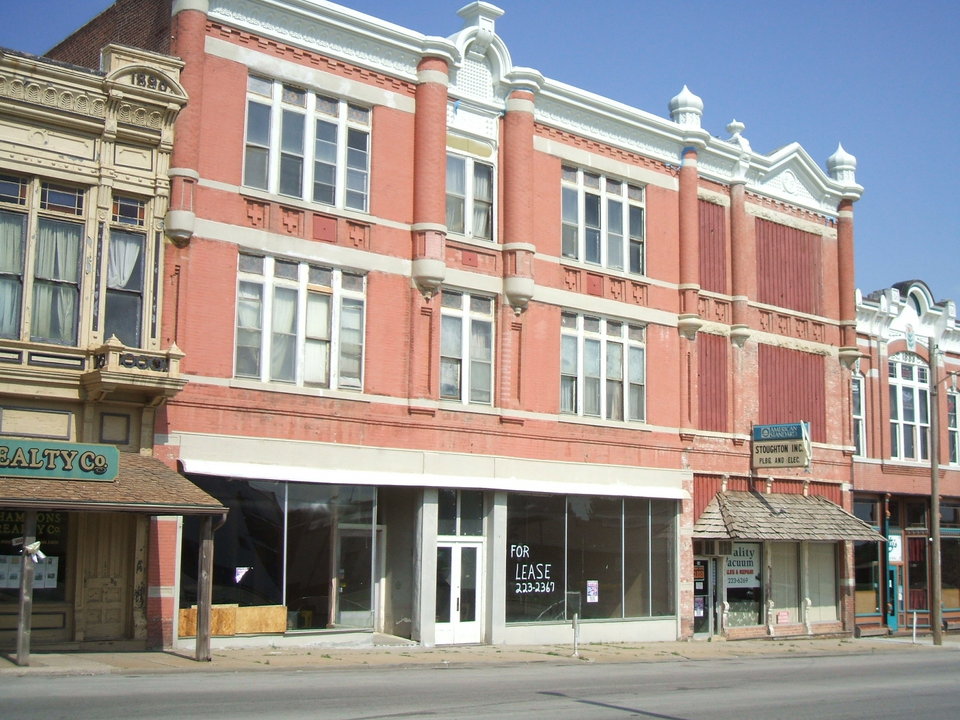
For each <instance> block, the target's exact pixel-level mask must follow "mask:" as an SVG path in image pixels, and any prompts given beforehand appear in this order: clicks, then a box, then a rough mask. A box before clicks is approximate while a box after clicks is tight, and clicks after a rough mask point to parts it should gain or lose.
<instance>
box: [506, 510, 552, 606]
mask: <svg viewBox="0 0 960 720" xmlns="http://www.w3.org/2000/svg"><path fill="white" fill-rule="evenodd" d="M564 513H565V498H564V497H563V496H562V495H520V494H510V495H509V496H508V498H507V583H506V586H507V597H506V618H507V622H532V621H538V620H544V621H549V620H564V619H566V611H565V603H564V594H563V593H564V591H565V589H566V578H565V575H564V547H565V537H566V520H565V517H564Z"/></svg>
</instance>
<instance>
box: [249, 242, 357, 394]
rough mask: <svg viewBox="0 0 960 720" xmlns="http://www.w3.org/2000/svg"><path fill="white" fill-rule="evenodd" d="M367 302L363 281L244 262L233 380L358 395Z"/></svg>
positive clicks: (303, 267) (277, 263) (269, 260)
mask: <svg viewBox="0 0 960 720" xmlns="http://www.w3.org/2000/svg"><path fill="white" fill-rule="evenodd" d="M364 296H365V278H364V276H363V275H360V274H357V273H350V272H347V271H344V270H340V269H339V268H331V267H323V266H320V265H313V264H310V263H305V262H297V261H294V260H285V259H281V258H273V257H261V256H257V255H246V254H241V255H240V266H239V275H238V283H237V328H236V369H235V374H236V376H237V377H246V378H253V379H257V380H261V381H264V382H269V381H273V382H283V383H292V384H295V385H299V386H314V387H328V388H346V389H359V388H360V387H361V384H362V379H363V378H362V376H363V372H362V371H363V334H364Z"/></svg>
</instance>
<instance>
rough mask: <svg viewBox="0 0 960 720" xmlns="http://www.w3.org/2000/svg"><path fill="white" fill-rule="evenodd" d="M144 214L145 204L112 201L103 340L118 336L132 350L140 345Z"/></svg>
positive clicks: (129, 199) (130, 201)
mask: <svg viewBox="0 0 960 720" xmlns="http://www.w3.org/2000/svg"><path fill="white" fill-rule="evenodd" d="M144 210H145V206H144V203H143V201H142V200H136V199H134V198H127V197H117V198H115V199H114V201H113V212H112V216H111V220H112V223H111V225H110V251H109V254H108V259H107V298H106V306H105V310H104V321H103V337H104V339H109V338H110V336H111V335H115V336H116V337H117V339H118V340H120V342H122V343H123V344H124V345H127V346H130V347H140V345H141V324H142V322H143V281H144V275H143V273H144V254H145V251H146V240H147V237H146V234H145V232H144V227H145V224H146V221H145V214H144Z"/></svg>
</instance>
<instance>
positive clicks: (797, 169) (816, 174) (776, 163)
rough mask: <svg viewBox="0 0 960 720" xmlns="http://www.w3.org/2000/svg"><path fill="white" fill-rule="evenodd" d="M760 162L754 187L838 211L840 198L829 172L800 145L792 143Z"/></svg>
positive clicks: (802, 203)
mask: <svg viewBox="0 0 960 720" xmlns="http://www.w3.org/2000/svg"><path fill="white" fill-rule="evenodd" d="M764 159H766V160H767V161H768V162H767V163H765V164H766V167H763V164H761V163H757V164H758V165H759V167H758V168H757V174H756V176H755V177H756V184H755V186H754V188H753V189H755V190H756V191H757V192H758V193H760V194H762V195H767V196H770V197H773V198H776V199H778V200H783V201H784V202H788V203H790V204H792V205H800V206H801V207H807V208H811V209H816V210H820V211H823V212H828V213H831V214H832V213H834V212H836V209H837V204H838V202H839V200H840V195H839V194H838V193H837V191H836V189H834V188H833V187H831V183H830V181H829V179H828V178H827V176H826V174H825V173H824V172H823V170H821V169H820V167H819V166H818V165H817V164H816V163H815V162H814V161H813V159H812V158H811V157H810V155H808V154H807V151H806V150H804V149H803V148H802V147H801V146H800V145H799V144H797V143H791V144H790V145H787V146H785V147H783V148H781V149H779V150H777V151H776V152H774V153H771V154H770V155H768V156H766V158H764Z"/></svg>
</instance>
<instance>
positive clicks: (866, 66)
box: [0, 0, 960, 304]
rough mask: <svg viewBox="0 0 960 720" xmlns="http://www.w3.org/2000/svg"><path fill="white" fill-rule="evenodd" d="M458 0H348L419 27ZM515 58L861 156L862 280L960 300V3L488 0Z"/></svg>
mask: <svg viewBox="0 0 960 720" xmlns="http://www.w3.org/2000/svg"><path fill="white" fill-rule="evenodd" d="M111 3H112V0H22V1H21V0H2V5H3V10H4V22H3V23H2V25H0V45H2V46H5V47H9V48H13V49H16V50H22V51H26V52H31V53H37V54H41V53H43V52H44V51H45V50H47V49H49V48H50V47H51V46H52V45H54V44H56V42H57V41H59V40H60V39H62V38H63V37H65V36H66V35H68V34H69V32H70V30H71V29H73V28H75V27H79V26H80V25H81V24H82V23H83V22H85V21H86V20H88V19H90V18H92V17H94V16H95V15H96V14H97V13H98V12H100V11H102V10H103V9H105V8H106V7H108V6H109V5H110V4H111ZM466 3H467V0H402V1H401V2H397V1H396V0H344V2H342V3H341V4H345V5H347V6H349V7H352V8H354V9H356V10H360V11H361V12H366V13H369V14H371V15H375V16H377V17H381V18H384V19H385V20H388V21H390V22H393V23H395V24H398V25H402V26H404V27H408V28H411V29H413V30H416V31H419V32H422V33H425V34H428V35H439V36H448V35H451V34H453V33H454V32H456V31H457V30H459V29H460V27H461V20H460V18H459V17H457V15H456V11H457V10H458V9H459V8H460V7H462V6H463V5H465V4H466ZM494 4H495V5H498V6H499V7H501V8H502V9H503V10H505V11H506V13H505V15H504V16H503V17H501V18H500V19H499V20H498V21H497V28H496V29H497V33H498V34H499V35H500V36H501V37H502V38H503V40H504V41H505V42H506V44H507V47H508V48H509V50H510V53H511V56H512V58H513V62H514V64H515V65H520V66H527V67H533V68H535V69H536V70H538V71H540V72H541V73H542V74H543V75H544V76H546V77H549V78H552V79H555V80H560V81H562V82H565V83H569V84H571V85H575V86H577V87H581V88H585V89H587V90H590V91H592V92H595V93H598V94H600V95H604V96H606V97H609V98H612V99H614V100H618V101H621V102H625V103H628V104H630V105H633V106H636V107H639V108H642V109H643V110H646V111H649V112H653V113H656V114H658V115H661V116H664V117H666V116H667V115H668V111H667V103H668V102H669V100H670V98H671V97H673V96H674V95H675V94H676V93H677V92H679V90H680V88H681V87H682V86H683V85H684V84H686V85H688V86H689V87H690V89H691V90H692V91H693V92H694V93H696V94H697V95H699V96H700V97H701V98H702V99H703V102H704V117H703V125H704V128H705V129H707V130H708V131H709V132H710V133H711V134H713V135H716V136H719V137H724V138H726V137H727V136H728V134H727V132H726V125H727V123H728V122H729V121H730V120H732V119H733V118H736V119H737V120H739V121H741V122H743V123H745V124H746V130H745V131H744V136H745V137H746V138H747V139H749V140H750V142H751V145H752V147H753V149H754V150H755V151H758V152H761V153H769V152H771V151H773V150H775V149H777V148H778V147H780V146H782V145H785V144H787V143H789V142H793V141H797V142H799V143H801V144H802V145H803V147H804V148H805V149H806V150H807V152H808V153H809V154H810V156H811V157H812V158H813V159H814V160H815V161H816V162H818V163H819V164H820V165H821V167H824V166H825V163H826V159H827V157H829V156H830V155H831V154H832V153H833V151H834V150H835V149H836V147H837V143H838V142H841V143H843V146H844V148H845V149H846V150H847V151H848V152H850V153H852V154H853V155H855V156H856V157H857V160H858V168H857V181H858V182H859V183H860V184H861V185H863V186H864V188H865V192H864V195H863V198H862V199H861V200H860V201H859V202H858V203H857V204H856V205H855V217H856V231H855V232H856V246H857V287H859V288H860V289H861V290H863V291H864V293H868V292H871V291H873V290H876V289H879V288H883V287H888V286H890V285H892V284H893V283H895V282H898V281H900V280H912V279H921V280H924V281H926V282H927V284H928V285H929V286H930V288H931V290H932V291H933V294H934V296H935V297H936V298H938V299H952V300H955V301H957V302H958V304H960V209H958V205H960V202H958V201H960V172H958V167H957V166H958V164H960V162H958V161H960V140H958V138H960V130H958V125H960V50H958V42H960V3H958V2H956V0H915V1H914V2H909V3H906V2H895V1H894V0H842V1H837V0H802V1H798V0H765V1H754V2H750V1H749V0H748V1H747V2H740V3H725V2H717V1H716V0H595V1H594V2H583V1H582V0H580V1H576V2H575V1H574V0H495V2H494Z"/></svg>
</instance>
